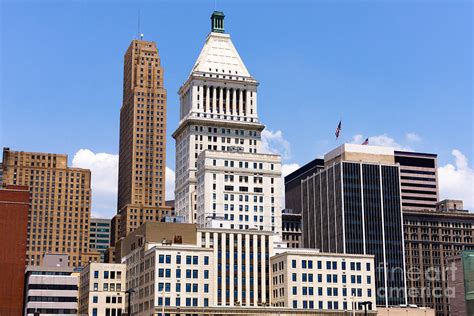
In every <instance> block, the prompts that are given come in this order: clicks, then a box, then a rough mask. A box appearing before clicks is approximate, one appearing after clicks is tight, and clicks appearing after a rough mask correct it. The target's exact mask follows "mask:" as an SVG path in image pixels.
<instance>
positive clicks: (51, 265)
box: [24, 254, 79, 316]
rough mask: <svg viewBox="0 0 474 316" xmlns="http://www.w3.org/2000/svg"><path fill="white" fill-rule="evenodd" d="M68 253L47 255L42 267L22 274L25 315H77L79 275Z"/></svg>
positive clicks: (29, 267) (30, 269)
mask: <svg viewBox="0 0 474 316" xmlns="http://www.w3.org/2000/svg"><path fill="white" fill-rule="evenodd" d="M68 261H69V260H68V255H67V254H46V255H45V256H44V258H43V264H42V265H41V266H28V267H27V268H26V275H25V314H24V315H26V316H33V315H34V314H35V313H36V312H37V313H39V314H40V315H70V314H73V315H76V313H77V295H78V290H77V284H78V281H79V279H78V276H77V274H74V272H73V268H70V267H69V262H68Z"/></svg>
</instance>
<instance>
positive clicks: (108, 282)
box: [78, 262, 126, 316]
mask: <svg viewBox="0 0 474 316" xmlns="http://www.w3.org/2000/svg"><path fill="white" fill-rule="evenodd" d="M125 274H126V266H125V265H124V264H119V263H98V262H91V263H89V264H88V265H86V266H85V267H84V268H83V269H82V271H81V275H80V285H79V313H78V314H79V315H91V316H98V315H104V316H121V315H122V311H123V310H125Z"/></svg>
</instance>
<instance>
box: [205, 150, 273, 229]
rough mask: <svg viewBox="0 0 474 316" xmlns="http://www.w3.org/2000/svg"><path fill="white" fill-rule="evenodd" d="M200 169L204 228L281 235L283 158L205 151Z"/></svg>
mask: <svg viewBox="0 0 474 316" xmlns="http://www.w3.org/2000/svg"><path fill="white" fill-rule="evenodd" d="M197 166H198V167H197V172H196V177H197V201H196V202H197V213H196V215H197V218H196V223H197V224H198V225H199V226H200V227H215V228H231V229H257V230H262V231H273V232H278V233H281V213H280V210H281V205H280V203H281V192H282V187H281V186H282V180H281V162H280V156H278V155H271V154H254V153H246V152H235V153H229V152H226V151H209V150H205V151H203V152H202V153H201V154H200V155H199V157H198V161H197Z"/></svg>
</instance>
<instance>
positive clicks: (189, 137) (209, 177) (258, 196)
mask: <svg viewBox="0 0 474 316" xmlns="http://www.w3.org/2000/svg"><path fill="white" fill-rule="evenodd" d="M257 86H258V82H257V81H256V80H255V78H253V77H252V76H251V75H250V73H249V72H248V70H247V68H246V67H245V65H244V63H243V61H242V59H241V58H240V56H239V54H238V52H237V50H236V49H235V47H234V45H233V43H232V41H231V39H230V36H229V34H225V33H224V14H223V13H222V12H214V13H213V14H212V16H211V32H210V33H209V35H208V37H207V39H206V42H205V44H204V47H203V49H202V50H201V53H200V55H199V58H198V59H197V61H196V63H195V65H194V67H193V69H192V71H191V74H190V75H189V77H188V79H187V80H186V82H185V83H184V84H183V86H182V87H181V88H180V90H179V95H180V123H179V127H178V128H177V130H176V131H175V132H174V133H173V137H174V138H175V139H176V187H175V207H176V213H177V214H178V215H180V216H184V217H185V218H186V221H188V222H191V223H192V222H197V223H198V224H200V225H201V226H210V225H211V226H212V225H215V223H216V222H219V223H220V224H219V227H224V226H229V227H230V228H236V229H250V228H253V229H259V230H273V231H275V232H280V231H281V216H280V215H279V211H280V210H281V205H280V203H281V202H280V200H281V185H282V181H281V161H280V157H279V156H277V155H270V154H261V153H260V152H261V149H262V145H261V135H260V133H261V131H262V130H263V129H264V125H262V124H261V123H260V122H259V120H258V115H257ZM210 220H211V221H212V222H213V223H214V224H209V222H210ZM216 220H219V221H216Z"/></svg>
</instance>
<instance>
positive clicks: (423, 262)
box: [403, 201, 474, 316]
mask: <svg viewBox="0 0 474 316" xmlns="http://www.w3.org/2000/svg"><path fill="white" fill-rule="evenodd" d="M452 204H453V205H452V207H450V208H442V207H439V209H440V210H439V211H435V210H404V211H403V221H404V225H403V226H404V240H405V253H406V254H405V256H406V266H407V286H408V294H409V295H408V302H409V303H410V304H415V305H418V306H423V307H429V308H432V309H434V311H435V313H436V315H437V316H444V315H450V311H451V307H450V305H451V304H450V296H451V295H452V294H453V289H452V288H451V287H450V286H449V285H448V281H449V280H448V279H447V277H446V275H445V274H446V271H448V270H447V269H449V268H450V264H448V263H447V259H448V258H449V257H452V256H455V255H458V254H460V253H461V252H462V251H467V250H474V239H473V235H474V214H473V213H470V212H468V211H465V210H459V209H458V208H456V209H454V203H452ZM456 204H457V205H458V206H459V205H461V206H462V203H459V201H458V202H456ZM454 308H455V307H454Z"/></svg>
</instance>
